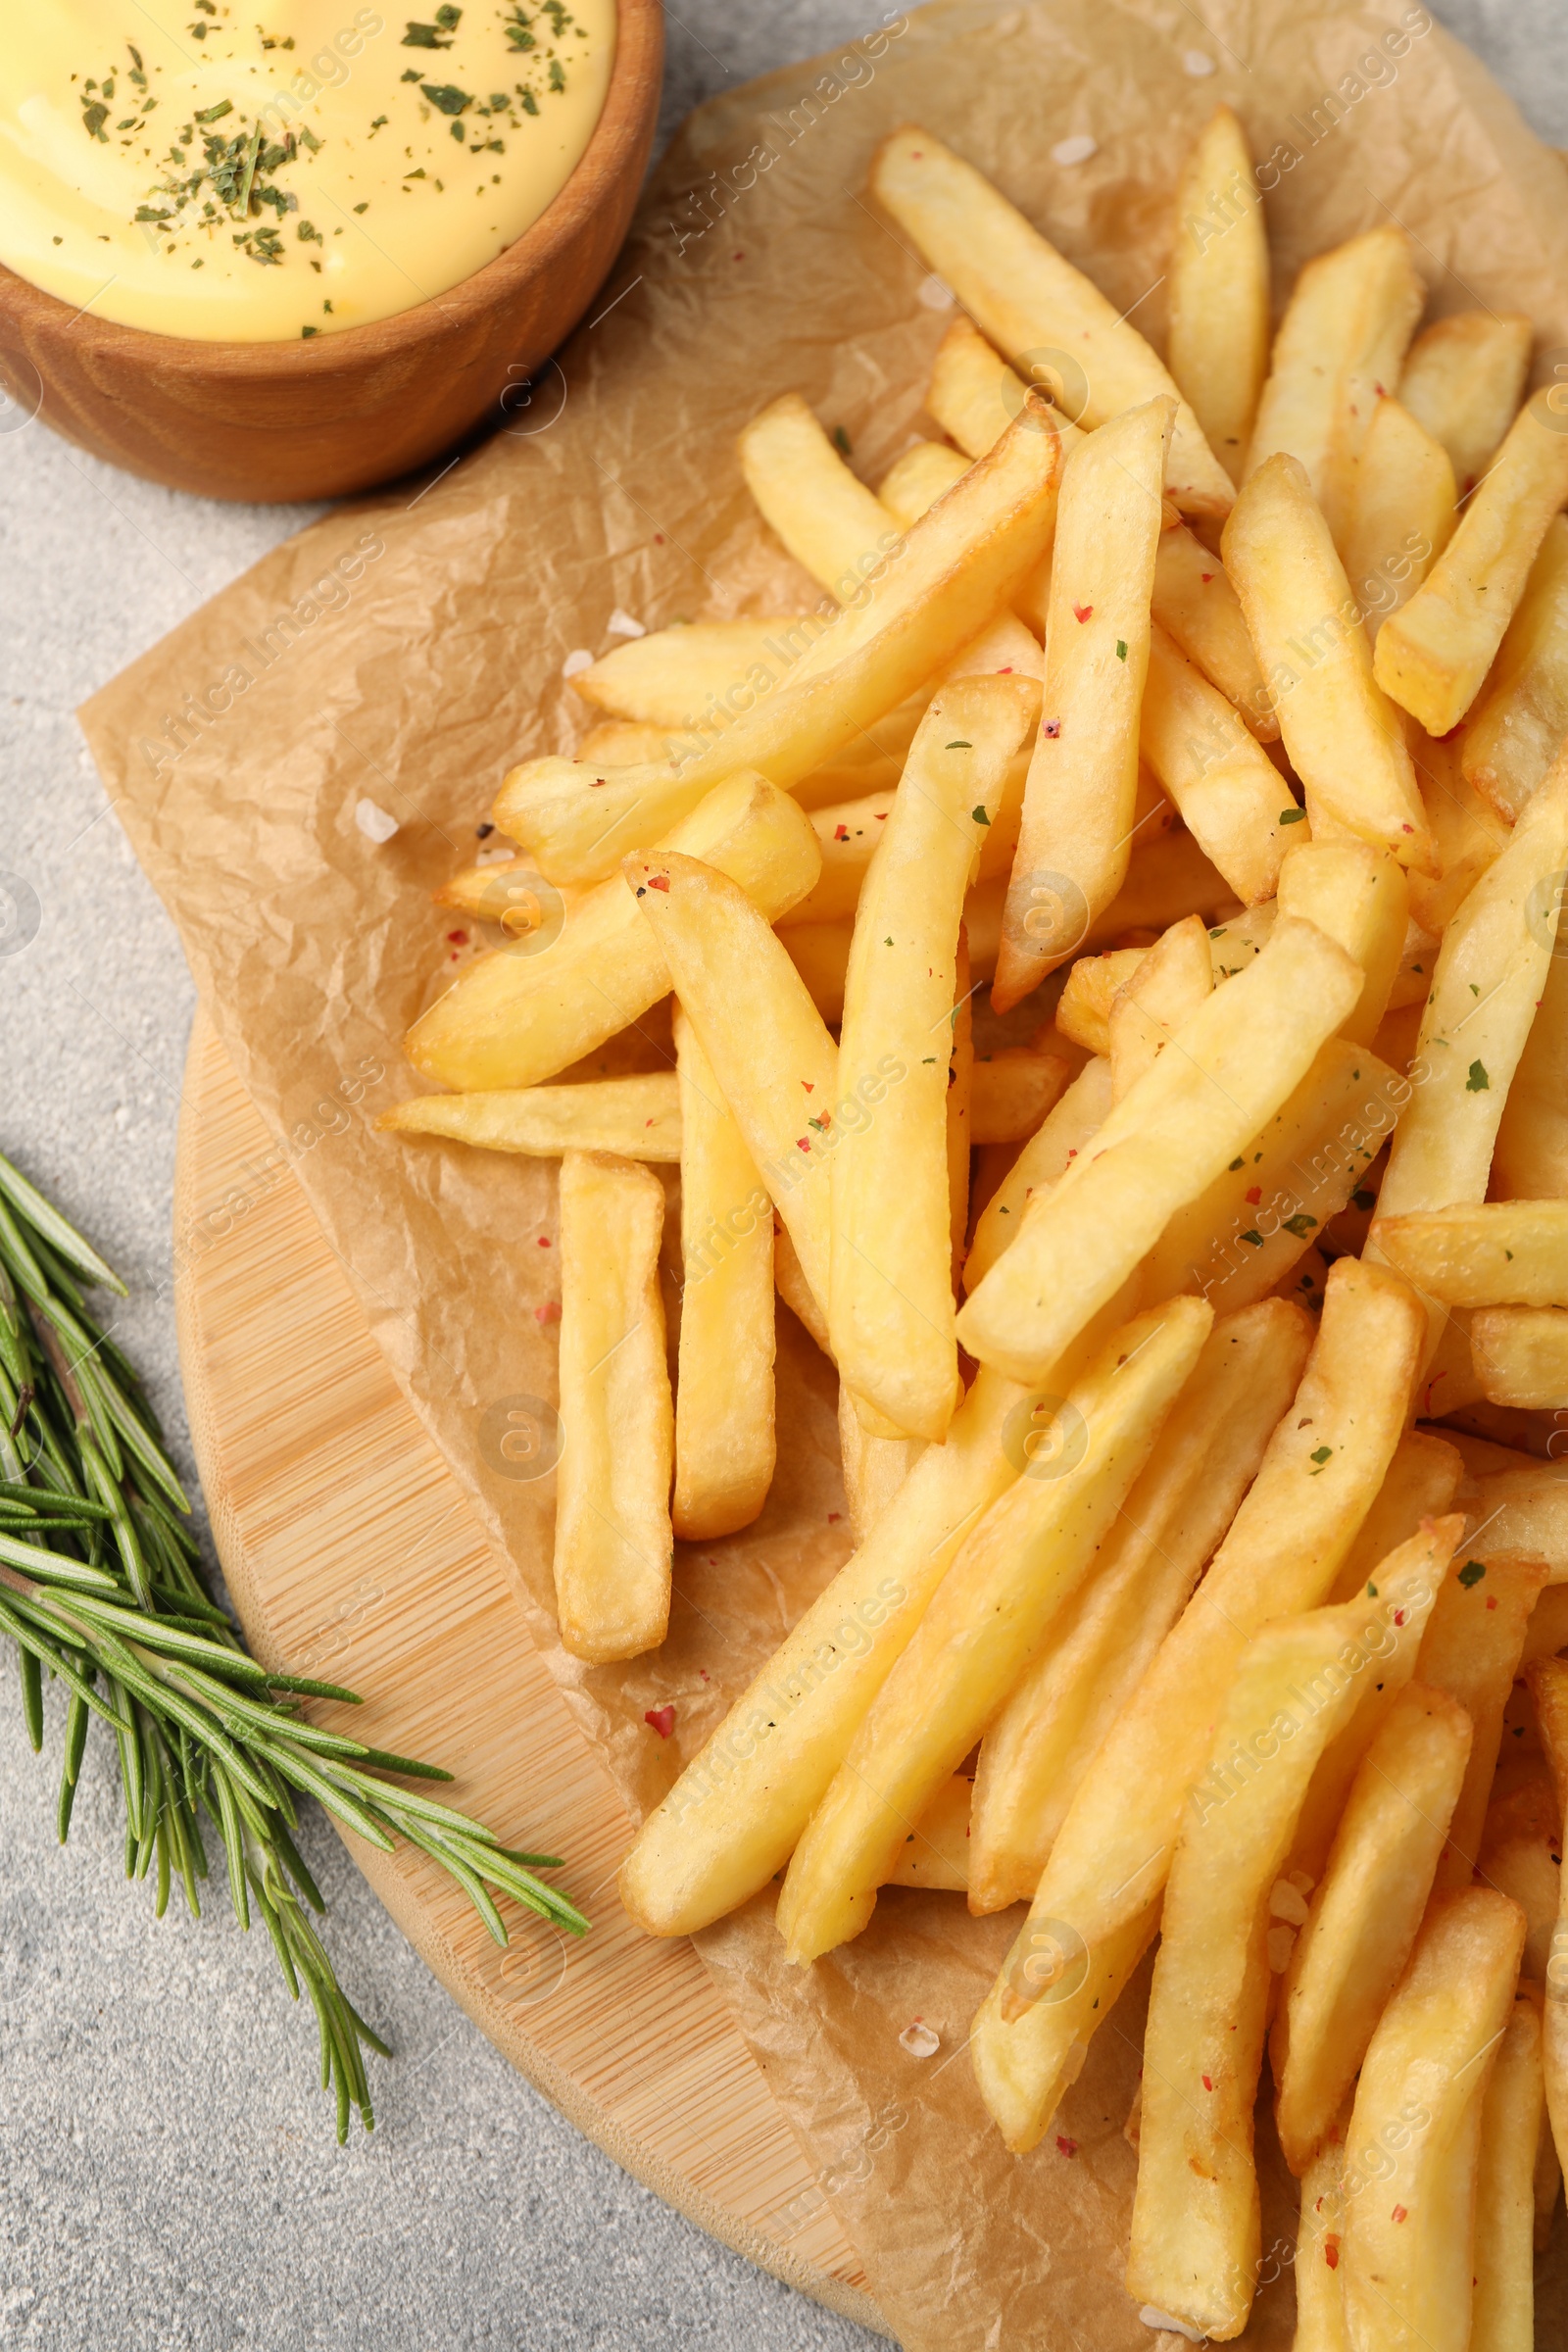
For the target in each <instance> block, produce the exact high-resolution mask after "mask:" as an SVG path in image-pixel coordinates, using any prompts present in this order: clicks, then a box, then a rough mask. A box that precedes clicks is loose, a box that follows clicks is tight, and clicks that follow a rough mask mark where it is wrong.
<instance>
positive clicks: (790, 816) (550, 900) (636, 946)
mask: <svg viewBox="0 0 1568 2352" xmlns="http://www.w3.org/2000/svg"><path fill="white" fill-rule="evenodd" d="M667 846H668V847H670V848H673V849H679V850H682V851H684V852H685V853H686V855H687V856H689V857H696V858H704V859H706V861H707V862H708V863H709V864H711V865H713V866H715V867H717V869H718V870H719V872H721V873H725V874H728V875H729V876H730V878H731V880H732V881H734V882H736V883H738V884H739V885H740V887H741V888H742V889H743V890H744V891H745V892H746V893H747V894H748V896H749V897H750V898H752V899H753V900H755V902H756V903H757V905H758V906H759V907H760V908H761V910H762V914H763V916H764V917H765V918H766V919H767V920H768V921H772V920H773V919H774V918H775V917H776V916H777V915H779V914H781V913H782V912H783V910H784V908H785V907H792V906H794V904H795V902H796V901H797V900H798V899H803V898H804V897H805V896H806V894H807V892H808V891H809V889H810V887H811V885H812V883H813V882H814V881H815V879H816V876H817V873H818V871H819V870H820V867H821V853H820V851H819V850H818V848H817V846H816V836H815V834H814V833H813V832H812V830H811V825H810V820H809V817H808V816H807V815H806V814H805V813H804V811H803V810H802V809H798V808H797V807H796V805H795V803H794V802H793V801H792V800H791V799H790V798H789V795H788V794H787V793H782V792H780V791H779V790H778V789H777V787H776V786H774V785H772V784H768V783H765V782H764V781H763V779H762V778H761V777H760V776H755V775H745V774H743V775H738V776H733V777H731V779H730V781H729V782H728V783H727V784H720V785H718V786H717V787H716V788H715V789H714V790H713V791H712V792H711V793H710V794H709V796H708V798H707V799H706V800H705V801H704V802H703V804H702V806H701V807H700V808H698V809H694V810H693V812H692V814H691V815H690V816H689V817H687V818H685V819H684V820H683V821H682V823H681V824H679V825H678V826H677V827H676V828H675V831H674V832H673V833H672V834H671V836H670V839H669V843H668V845H667ZM537 888H538V893H539V900H540V905H541V908H542V909H545V910H547V915H546V919H545V920H544V921H543V922H542V923H540V924H539V925H537V926H535V927H534V928H532V929H531V930H530V931H529V933H528V934H527V936H526V937H523V938H520V939H518V940H517V941H516V942H515V943H514V944H513V945H511V946H509V947H505V948H501V949H498V950H497V951H496V953H495V954H494V955H491V956H482V957H481V958H480V959H479V961H478V962H477V963H471V964H469V965H468V966H467V967H466V970H465V971H464V972H463V973H462V974H461V975H460V976H459V978H458V979H457V981H456V982H455V983H454V984H453V986H452V987H451V988H449V989H448V990H447V993H446V995H445V996H444V997H439V998H438V999H437V1000H436V1002H435V1004H433V1005H431V1006H430V1009H429V1011H428V1012H426V1013H424V1014H422V1015H421V1017H420V1018H419V1019H418V1020H417V1021H416V1022H415V1024H414V1027H413V1028H412V1029H411V1030H410V1031H409V1034H408V1037H407V1039H406V1041H405V1051H406V1052H407V1054H408V1056H409V1059H410V1060H411V1061H412V1062H413V1064H414V1066H415V1068H416V1069H417V1071H418V1072H419V1074H420V1075H421V1077H425V1078H430V1079H433V1080H435V1081H436V1083H437V1084H439V1085H442V1086H450V1087H459V1088H462V1089H464V1090H466V1091H468V1090H472V1091H483V1090H488V1089H490V1088H496V1087H506V1088H511V1087H521V1086H532V1085H534V1084H536V1083H537V1082H538V1081H539V1080H540V1079H542V1078H553V1077H554V1076H555V1074H556V1072H557V1071H558V1070H564V1069H567V1068H569V1067H570V1065H571V1063H572V1062H574V1061H578V1060H580V1059H581V1058H582V1056H583V1055H584V1054H591V1053H592V1052H593V1050H594V1048H595V1046H601V1045H603V1044H604V1042H605V1040H606V1038H608V1037H613V1036H614V1035H615V1033H616V1032H617V1030H621V1029H625V1028H627V1027H629V1026H630V1024H631V1023H632V1022H633V1021H635V1020H636V1019H637V1018H638V1016H639V1014H641V1013H644V1012H646V1011H647V1010H648V1007H649V1006H650V1005H657V1004H658V1002H659V1000H660V998H661V997H663V996H667V995H668V993H669V971H668V968H667V966H666V965H665V963H664V959H663V957H662V955H661V954H660V952H659V942H658V941H657V940H656V939H655V937H654V935H653V933H652V932H651V931H650V930H649V928H648V926H647V924H646V923H644V922H643V921H642V920H641V919H640V917H639V916H638V913H637V908H636V905H635V903H634V902H633V900H632V899H631V898H630V897H629V896H628V894H627V891H626V888H625V885H624V884H623V883H622V882H621V880H620V879H619V877H618V876H615V877H613V879H612V880H611V881H609V882H606V883H604V884H602V885H601V886H600V888H599V889H597V890H594V891H590V892H588V893H587V894H586V895H585V896H584V897H583V898H581V899H579V900H577V901H576V902H575V903H573V904H571V905H569V906H568V905H564V904H563V903H561V902H560V900H559V894H557V893H556V892H555V891H554V890H553V889H552V888H551V887H550V885H549V884H547V883H546V882H544V881H543V879H542V878H540V879H539V880H538V882H537Z"/></svg>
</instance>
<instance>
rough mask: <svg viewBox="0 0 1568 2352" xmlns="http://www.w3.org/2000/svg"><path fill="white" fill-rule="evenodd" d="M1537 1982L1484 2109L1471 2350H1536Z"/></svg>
mask: <svg viewBox="0 0 1568 2352" xmlns="http://www.w3.org/2000/svg"><path fill="white" fill-rule="evenodd" d="M1541 2014H1542V2000H1541V1991H1540V1987H1539V1986H1537V1985H1526V1984H1520V1985H1518V1986H1517V1987H1516V1988H1515V1991H1514V1998H1513V2011H1512V2014H1511V2016H1510V2017H1509V2019H1508V2024H1507V2028H1506V2030H1505V2032H1504V2034H1503V2036H1502V2040H1501V2043H1500V2045H1499V2046H1498V2050H1497V2054H1496V2057H1495V2059H1494V2061H1493V2067H1492V2080H1491V2082H1489V2083H1488V2085H1487V2095H1486V2099H1485V2102H1484V2104H1483V2106H1482V2110H1481V2154H1480V2159H1479V2165H1478V2173H1477V2183H1476V2269H1475V2305H1474V2312H1473V2316H1472V2319H1471V2323H1470V2343H1471V2348H1472V2352H1534V2347H1535V2341H1536V2246H1535V2232H1536V2161H1537V2155H1536V2152H1537V2149H1538V2147H1539V2146H1540V2143H1541V2139H1542V2135H1543V2131H1544V2124H1545V2078H1544V2074H1543V2071H1542V2062H1541V2040H1542V2031H1541Z"/></svg>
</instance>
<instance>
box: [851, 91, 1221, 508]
mask: <svg viewBox="0 0 1568 2352" xmlns="http://www.w3.org/2000/svg"><path fill="white" fill-rule="evenodd" d="M871 192H872V194H873V195H874V196H875V197H876V198H877V199H878V201H879V202H880V203H881V204H882V205H883V206H884V207H885V208H886V210H887V211H888V212H889V213H891V214H892V216H893V218H894V220H895V221H898V223H899V225H900V227H901V228H903V229H904V231H905V232H906V234H907V236H909V237H910V238H911V239H912V240H913V242H914V244H915V245H916V246H917V247H918V248H919V250H920V252H921V253H922V254H923V255H924V257H925V260H926V262H927V264H928V265H929V267H930V268H931V269H933V270H936V272H937V273H938V275H939V276H940V277H942V278H943V279H945V280H946V282H947V283H948V284H949V285H950V286H951V287H952V288H953V290H954V292H955V293H956V296H957V297H958V300H959V302H960V303H961V304H962V305H963V307H964V309H965V310H966V311H967V312H968V313H969V315H970V317H971V318H972V319H974V320H975V321H976V323H977V324H978V325H979V327H980V328H981V330H982V332H983V333H984V334H986V335H987V336H989V337H990V339H991V341H992V342H993V343H994V344H996V346H997V347H998V349H999V350H1001V351H1002V352H1003V353H1005V356H1006V357H1007V358H1008V359H1009V360H1011V361H1013V362H1019V361H1023V362H1024V363H1025V364H1026V365H1033V366H1035V367H1040V366H1041V365H1042V362H1041V357H1040V355H1041V353H1042V352H1043V351H1046V350H1047V349H1048V347H1049V351H1050V353H1051V354H1052V355H1053V356H1054V360H1055V362H1056V365H1055V368H1054V373H1055V377H1056V379H1057V380H1056V382H1055V384H1054V392H1055V398H1056V405H1057V407H1058V408H1060V409H1061V410H1062V411H1063V413H1064V414H1065V415H1066V416H1068V417H1071V419H1072V421H1073V422H1074V423H1075V424H1081V425H1082V426H1084V427H1085V429H1086V430H1088V429H1092V428H1093V427H1095V426H1097V425H1103V424H1104V423H1105V422H1106V421H1107V420H1108V419H1109V418H1111V417H1119V416H1120V415H1121V413H1122V412H1123V410H1125V409H1130V408H1134V407H1136V406H1138V405H1139V404H1140V403H1142V402H1146V401H1150V400H1154V399H1157V398H1159V397H1160V396H1161V395H1166V394H1168V395H1169V396H1170V397H1171V398H1173V399H1175V398H1177V392H1176V386H1175V383H1174V382H1173V381H1172V379H1171V376H1170V374H1169V372H1168V371H1167V369H1166V368H1164V367H1163V366H1162V365H1161V363H1160V362H1159V360H1158V359H1156V357H1155V356H1154V353H1153V352H1152V350H1151V348H1150V346H1149V345H1148V344H1147V343H1146V342H1145V341H1144V338H1143V336H1142V335H1141V334H1140V333H1139V332H1138V329H1137V328H1136V327H1135V326H1131V325H1129V324H1128V322H1127V321H1126V319H1122V318H1121V317H1119V316H1118V314H1117V311H1116V308H1115V305H1114V304H1113V303H1111V302H1108V301H1107V300H1106V299H1105V297H1104V295H1103V294H1102V293H1101V291H1100V289H1099V288H1098V286H1095V285H1092V284H1091V283H1090V281H1089V279H1088V278H1087V277H1085V276H1084V275H1083V273H1082V272H1081V271H1080V270H1075V269H1074V268H1073V267H1072V265H1071V263H1070V262H1067V261H1064V260H1063V258H1062V256H1061V255H1060V254H1059V253H1058V252H1057V251H1056V249H1055V247H1054V245H1051V244H1048V242H1047V241H1046V239H1045V238H1044V237H1043V236H1042V235H1041V234H1040V232H1039V230H1038V229H1036V228H1034V227H1032V226H1031V225H1030V223H1029V222H1028V221H1026V220H1025V219H1024V217H1023V215H1022V214H1021V213H1019V212H1017V211H1015V210H1014V208H1013V207H1012V206H1011V205H1010V204H1009V203H1008V202H1007V200H1006V198H1005V196H1004V195H1002V194H1001V192H1000V190H998V189H997V188H995V187H993V186H992V184H991V182H990V181H989V180H988V179H986V178H985V177H984V176H983V175H982V174H981V173H980V172H977V171H976V170H975V169H974V167H973V165H971V164H966V163H964V162H963V160H962V159H961V158H960V157H959V156H957V155H956V154H955V153H954V152H953V150H952V148H950V147H945V146H944V145H943V143H942V141H941V140H940V139H936V138H933V137H932V136H931V134H930V132H929V131H926V130H921V129H917V128H915V127H913V126H912V125H910V126H907V127H906V128H905V129H902V130H896V131H895V132H894V133H893V136H892V137H891V138H890V139H886V140H884V142H883V144H882V145H881V147H880V148H878V150H877V154H876V160H875V162H874V163H873V165H872V167H871ZM1045 366H1047V367H1048V368H1049V366H1050V361H1049V360H1048V361H1047V362H1046V363H1045ZM1042 380H1043V378H1042ZM1168 487H1169V490H1170V494H1171V496H1172V498H1173V499H1174V500H1175V501H1176V504H1177V506H1178V507H1180V508H1181V509H1182V511H1183V512H1184V513H1186V514H1190V515H1227V514H1229V512H1230V506H1231V499H1232V497H1233V495H1234V493H1233V491H1232V488H1231V483H1230V478H1229V476H1228V475H1227V474H1226V472H1225V470H1224V468H1223V466H1220V465H1219V463H1218V462H1217V460H1216V459H1215V457H1214V454H1213V452H1212V450H1211V449H1210V448H1209V446H1208V444H1207V442H1206V441H1205V440H1204V438H1203V434H1202V430H1201V426H1200V424H1199V422H1198V419H1197V417H1195V416H1194V415H1193V412H1192V410H1191V409H1190V408H1189V407H1188V406H1187V403H1186V402H1185V401H1180V402H1179V405H1178V408H1177V412H1176V417H1175V422H1174V426H1173V429H1172V433H1171V447H1170V468H1169V476H1168Z"/></svg>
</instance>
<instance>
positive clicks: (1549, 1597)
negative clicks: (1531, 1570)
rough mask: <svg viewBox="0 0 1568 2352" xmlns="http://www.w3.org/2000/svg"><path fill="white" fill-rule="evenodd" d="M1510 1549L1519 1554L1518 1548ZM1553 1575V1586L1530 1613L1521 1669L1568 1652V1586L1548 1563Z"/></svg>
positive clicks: (1542, 1594) (1545, 1588)
mask: <svg viewBox="0 0 1568 2352" xmlns="http://www.w3.org/2000/svg"><path fill="white" fill-rule="evenodd" d="M1510 1548H1512V1549H1515V1550H1517V1549H1518V1548H1519V1546H1518V1545H1513V1546H1511V1547H1510ZM1546 1565H1547V1567H1548V1568H1550V1569H1552V1570H1553V1571H1554V1573H1553V1579H1552V1582H1551V1583H1550V1584H1548V1585H1546V1586H1544V1588H1543V1591H1542V1593H1541V1597H1540V1598H1539V1599H1538V1601H1537V1602H1536V1605H1535V1607H1534V1608H1533V1609H1532V1610H1531V1612H1530V1623H1529V1625H1528V1626H1527V1627H1526V1629H1525V1645H1524V1649H1523V1652H1522V1653H1521V1657H1520V1664H1521V1666H1532V1665H1534V1664H1535V1661H1536V1660H1537V1658H1554V1657H1558V1656H1560V1655H1561V1653H1562V1651H1563V1650H1565V1649H1568V1586H1564V1585H1563V1584H1562V1582H1561V1581H1560V1579H1559V1578H1557V1576H1556V1575H1555V1567H1556V1563H1555V1562H1554V1561H1553V1560H1550V1559H1548V1560H1547V1561H1546Z"/></svg>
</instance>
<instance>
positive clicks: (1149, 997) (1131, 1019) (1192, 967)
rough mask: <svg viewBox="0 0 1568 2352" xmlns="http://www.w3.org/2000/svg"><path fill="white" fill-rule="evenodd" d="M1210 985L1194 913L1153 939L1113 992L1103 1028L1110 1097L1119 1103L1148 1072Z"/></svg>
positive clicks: (1209, 964) (1204, 942) (1208, 959)
mask: <svg viewBox="0 0 1568 2352" xmlns="http://www.w3.org/2000/svg"><path fill="white" fill-rule="evenodd" d="M1213 987H1214V959H1213V957H1212V956H1211V955H1210V954H1209V948H1208V934H1207V932H1206V931H1205V930H1204V929H1203V926H1202V924H1201V921H1200V920H1199V918H1198V916H1197V915H1196V914H1190V915H1188V916H1187V917H1186V919H1185V921H1183V922H1179V923H1173V924H1172V925H1171V927H1170V929H1169V930H1168V931H1166V932H1165V933H1163V935H1162V936H1161V937H1160V938H1159V939H1157V940H1156V941H1155V942H1154V945H1153V946H1152V948H1151V949H1150V951H1149V954H1148V955H1147V956H1145V957H1144V959H1143V961H1142V962H1141V963H1140V964H1139V966H1138V969H1137V971H1136V972H1134V974H1133V976H1132V978H1131V979H1130V980H1129V981H1127V982H1126V984H1125V985H1124V986H1123V987H1121V988H1119V989H1118V990H1117V992H1116V996H1115V1000H1114V1002H1113V1004H1112V1005H1111V1008H1110V1019H1109V1021H1108V1023H1107V1024H1106V1025H1107V1028H1108V1031H1109V1044H1110V1099H1111V1102H1112V1103H1119V1102H1120V1101H1121V1100H1122V1098H1123V1096H1125V1095H1126V1094H1128V1093H1129V1092H1130V1091H1131V1089H1132V1088H1133V1087H1134V1086H1135V1085H1136V1084H1137V1082H1138V1080H1139V1079H1140V1078H1141V1077H1143V1075H1144V1073H1145V1071H1146V1070H1152V1068H1153V1066H1154V1064H1155V1062H1156V1061H1157V1060H1158V1059H1159V1056H1160V1054H1163V1053H1164V1051H1165V1049H1166V1048H1167V1046H1168V1045H1169V1044H1170V1042H1171V1039H1172V1038H1173V1037H1174V1036H1175V1034H1176V1032H1177V1030H1178V1029H1180V1028H1181V1027H1182V1026H1183V1024H1184V1023H1185V1022H1186V1021H1188V1020H1190V1019H1191V1018H1192V1016H1193V1014H1194V1013H1195V1012H1197V1011H1198V1009H1199V1007H1200V1006H1201V1005H1203V1004H1206V1002H1207V1000H1208V998H1209V996H1210V995H1211V994H1212V992H1213Z"/></svg>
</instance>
